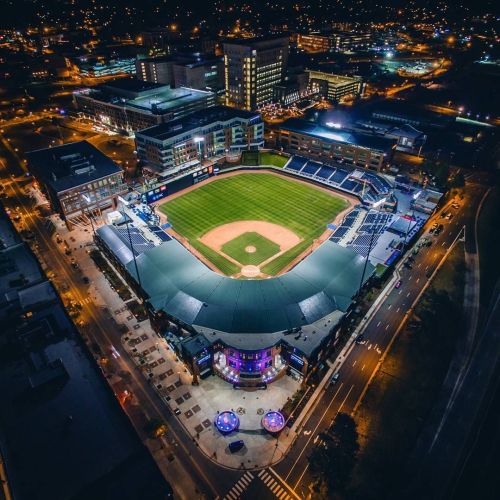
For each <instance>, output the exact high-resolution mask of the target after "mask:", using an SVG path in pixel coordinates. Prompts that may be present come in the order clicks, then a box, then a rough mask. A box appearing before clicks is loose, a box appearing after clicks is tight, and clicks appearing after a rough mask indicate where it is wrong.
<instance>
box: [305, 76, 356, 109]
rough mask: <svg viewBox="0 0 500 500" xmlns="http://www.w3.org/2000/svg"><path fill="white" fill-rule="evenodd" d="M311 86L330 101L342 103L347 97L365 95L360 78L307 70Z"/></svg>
mask: <svg viewBox="0 0 500 500" xmlns="http://www.w3.org/2000/svg"><path fill="white" fill-rule="evenodd" d="M306 71H307V73H308V74H309V86H310V87H311V88H316V89H317V91H318V92H319V94H320V95H322V96H323V97H324V98H325V99H329V100H330V101H336V102H338V101H340V100H341V99H342V98H345V97H347V96H355V95H363V91H364V85H363V80H362V79H361V77H359V76H342V75H334V74H332V73H325V72H324V71H313V70H306Z"/></svg>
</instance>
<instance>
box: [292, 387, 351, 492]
mask: <svg viewBox="0 0 500 500" xmlns="http://www.w3.org/2000/svg"><path fill="white" fill-rule="evenodd" d="M353 388H354V384H352V385H351V388H350V389H349V391H348V392H347V394H346V395H345V398H344V400H343V401H342V403H341V404H340V406H339V409H338V410H337V413H336V414H335V417H336V416H337V415H338V414H339V413H340V411H341V410H342V407H343V406H344V403H345V402H346V401H347V398H348V397H349V394H351V391H352V389H353ZM329 408H330V406H328V408H327V410H329ZM335 417H333V420H335ZM321 420H323V418H321ZM321 420H320V422H321ZM333 420H332V421H333ZM318 425H319V423H318ZM303 451H304V450H302V452H303ZM308 468H309V464H307V465H306V466H305V468H304V471H303V472H302V474H301V475H300V477H299V479H298V480H297V482H296V483H295V486H294V487H293V492H294V493H295V490H296V488H297V486H298V484H299V483H300V481H302V478H303V477H304V474H305V473H306V471H307V469H308Z"/></svg>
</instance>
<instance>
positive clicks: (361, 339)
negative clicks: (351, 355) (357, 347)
mask: <svg viewBox="0 0 500 500" xmlns="http://www.w3.org/2000/svg"><path fill="white" fill-rule="evenodd" d="M363 340H365V336H364V335H363V334H362V333H360V334H359V335H358V336H357V337H356V344H360V343H361V342H363Z"/></svg>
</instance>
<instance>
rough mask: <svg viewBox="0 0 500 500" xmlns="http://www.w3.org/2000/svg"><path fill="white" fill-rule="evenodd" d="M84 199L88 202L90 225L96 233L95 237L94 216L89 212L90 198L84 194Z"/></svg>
mask: <svg viewBox="0 0 500 500" xmlns="http://www.w3.org/2000/svg"><path fill="white" fill-rule="evenodd" d="M81 196H82V198H83V199H84V200H85V201H86V202H87V216H88V218H89V219H90V225H91V226H92V232H93V233H94V236H95V228H94V221H93V220H92V214H91V213H90V211H89V203H90V198H89V197H88V196H87V195H85V194H83V193H82V195H81Z"/></svg>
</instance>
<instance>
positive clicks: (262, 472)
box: [257, 469, 267, 477]
mask: <svg viewBox="0 0 500 500" xmlns="http://www.w3.org/2000/svg"><path fill="white" fill-rule="evenodd" d="M263 474H267V472H266V469H262V470H261V471H260V472H259V475H258V476H257V477H261V476H262V475H263Z"/></svg>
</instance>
